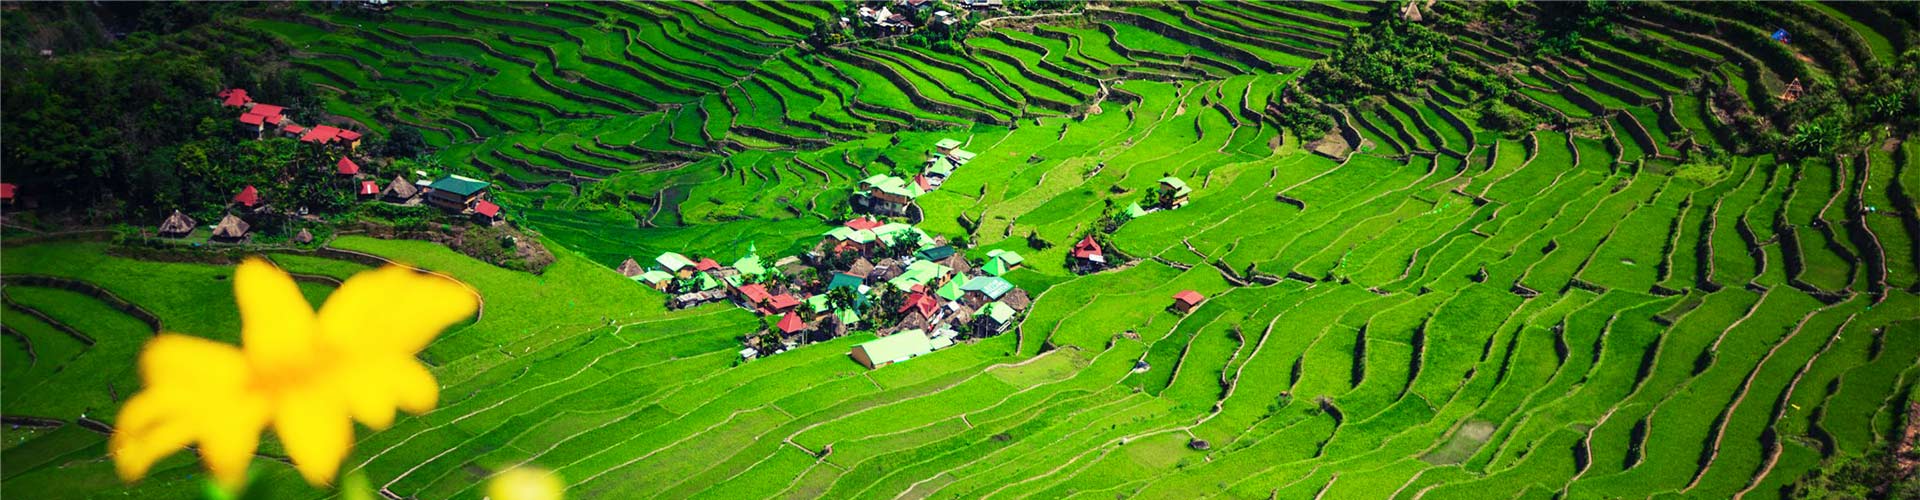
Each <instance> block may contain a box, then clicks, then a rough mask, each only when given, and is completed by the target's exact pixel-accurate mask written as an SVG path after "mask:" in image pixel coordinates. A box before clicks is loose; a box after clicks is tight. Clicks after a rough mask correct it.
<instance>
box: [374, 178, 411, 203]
mask: <svg viewBox="0 0 1920 500" xmlns="http://www.w3.org/2000/svg"><path fill="white" fill-rule="evenodd" d="M419 194H420V187H419V186H415V185H413V183H411V182H407V178H406V177H402V176H398V175H396V176H393V181H392V182H388V183H387V188H386V189H383V190H381V191H380V197H381V198H386V199H388V200H392V201H402V202H403V201H407V200H411V199H413V197H414V196H418V195H419Z"/></svg>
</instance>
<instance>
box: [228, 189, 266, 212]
mask: <svg viewBox="0 0 1920 500" xmlns="http://www.w3.org/2000/svg"><path fill="white" fill-rule="evenodd" d="M233 202H234V203H238V204H240V206H243V207H247V208H256V207H258V206H259V205H260V190H258V189H254V188H253V186H247V187H246V189H241V190H240V194H236V195H233Z"/></svg>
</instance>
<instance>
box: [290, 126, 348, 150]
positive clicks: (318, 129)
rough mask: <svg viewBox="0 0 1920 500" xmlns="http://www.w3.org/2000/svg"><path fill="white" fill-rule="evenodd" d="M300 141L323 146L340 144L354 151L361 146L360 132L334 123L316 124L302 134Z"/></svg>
mask: <svg viewBox="0 0 1920 500" xmlns="http://www.w3.org/2000/svg"><path fill="white" fill-rule="evenodd" d="M300 142H304V143H308V144H319V145H322V146H340V147H344V148H346V149H347V151H353V150H355V149H359V147H360V133H359V132H354V131H352V130H347V129H343V128H340V127H335V126H332V125H314V126H313V127H312V128H309V129H307V131H306V133H303V134H300Z"/></svg>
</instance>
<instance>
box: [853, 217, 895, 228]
mask: <svg viewBox="0 0 1920 500" xmlns="http://www.w3.org/2000/svg"><path fill="white" fill-rule="evenodd" d="M884 225H886V223H884V222H880V221H877V220H873V219H869V218H866V217H855V218H854V219H853V220H850V221H847V228H848V229H852V230H855V231H863V230H868V229H873V228H876V227H880V226H884Z"/></svg>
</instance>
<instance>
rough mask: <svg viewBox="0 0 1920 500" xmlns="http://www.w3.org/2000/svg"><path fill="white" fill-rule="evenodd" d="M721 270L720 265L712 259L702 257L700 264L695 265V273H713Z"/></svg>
mask: <svg viewBox="0 0 1920 500" xmlns="http://www.w3.org/2000/svg"><path fill="white" fill-rule="evenodd" d="M719 268H720V263H719V262H717V261H714V260H713V258H712V257H701V258H700V260H699V261H698V262H694V263H693V270H695V271H712V270H715V269H719Z"/></svg>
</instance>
